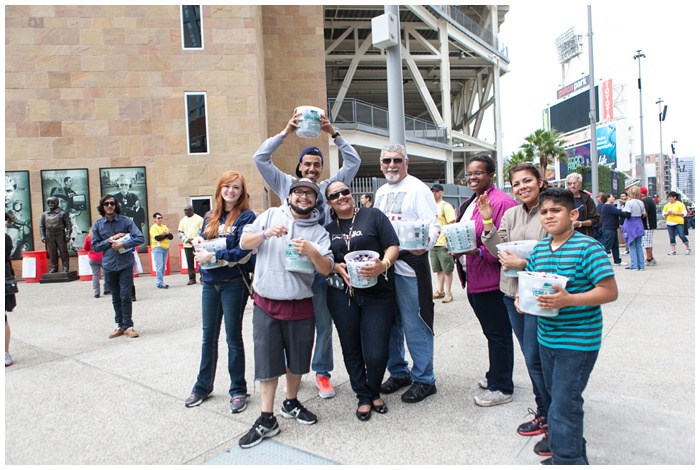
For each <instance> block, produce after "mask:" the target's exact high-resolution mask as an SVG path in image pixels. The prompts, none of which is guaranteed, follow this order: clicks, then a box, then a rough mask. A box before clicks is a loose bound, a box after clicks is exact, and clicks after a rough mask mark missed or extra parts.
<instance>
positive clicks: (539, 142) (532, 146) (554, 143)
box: [520, 129, 568, 178]
mask: <svg viewBox="0 0 700 470" xmlns="http://www.w3.org/2000/svg"><path fill="white" fill-rule="evenodd" d="M564 144H566V142H565V141H564V139H562V137H561V133H559V132H558V131H557V130H556V129H551V130H545V129H537V130H536V131H535V132H533V133H532V134H530V135H529V136H527V137H525V143H524V144H523V145H522V146H521V147H520V148H522V149H523V152H524V153H525V156H526V157H527V158H528V159H529V160H530V161H535V159H536V158H537V159H539V162H540V173H542V177H543V178H546V174H547V165H548V164H549V160H550V158H551V159H553V160H554V162H556V161H557V160H558V161H560V162H564V163H566V162H567V160H568V155H567V153H566V150H564Z"/></svg>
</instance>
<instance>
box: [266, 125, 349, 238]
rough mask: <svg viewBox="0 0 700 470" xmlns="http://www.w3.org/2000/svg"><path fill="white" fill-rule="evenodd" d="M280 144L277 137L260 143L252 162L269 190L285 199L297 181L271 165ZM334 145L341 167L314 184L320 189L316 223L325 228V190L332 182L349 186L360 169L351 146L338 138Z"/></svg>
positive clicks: (327, 215)
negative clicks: (340, 160) (341, 162)
mask: <svg viewBox="0 0 700 470" xmlns="http://www.w3.org/2000/svg"><path fill="white" fill-rule="evenodd" d="M282 143H284V140H282V137H280V136H279V135H276V136H274V137H270V138H269V139H267V140H266V141H265V142H263V143H262V145H261V146H260V148H259V149H258V151H257V152H255V155H253V162H254V163H255V166H256V167H257V169H258V171H259V172H260V175H261V176H262V177H263V179H264V180H265V182H266V183H267V185H268V186H270V189H272V191H274V193H275V194H277V196H279V198H280V199H284V198H286V197H287V195H288V194H289V188H290V187H291V186H292V183H294V182H295V181H296V180H297V179H298V178H296V177H295V176H292V175H288V174H286V173H283V172H282V171H281V170H280V169H279V168H277V167H276V166H275V164H274V163H272V154H273V153H275V152H276V151H277V149H279V148H280V146H281V145H282ZM336 145H337V146H338V149H339V150H340V154H341V155H342V156H343V166H341V167H340V170H338V173H337V174H336V175H334V176H331V177H330V178H328V179H327V180H324V181H321V182H320V183H316V184H318V187H319V189H320V192H319V194H318V197H317V198H316V209H318V211H319V213H320V214H321V217H320V220H319V221H318V222H319V223H320V224H321V225H322V226H325V225H326V224H327V223H328V222H330V221H331V218H330V214H329V208H328V205H327V204H326V203H325V198H324V196H325V194H326V188H327V187H328V185H329V184H331V183H332V182H333V181H342V182H343V183H345V184H347V185H348V186H349V185H350V182H351V181H352V179H353V178H354V177H355V175H356V174H357V170H359V169H360V162H361V160H360V156H359V155H358V154H357V152H356V151H355V149H354V148H352V145H350V144H348V143H347V142H345V140H343V138H342V137H339V138H338V140H337V141H336ZM324 158H325V157H324ZM325 163H326V161H325V160H324V164H325Z"/></svg>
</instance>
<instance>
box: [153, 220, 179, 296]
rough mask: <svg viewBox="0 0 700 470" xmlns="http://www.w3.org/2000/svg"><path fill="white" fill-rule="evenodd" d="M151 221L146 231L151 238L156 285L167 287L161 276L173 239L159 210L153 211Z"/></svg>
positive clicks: (160, 287)
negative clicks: (151, 223)
mask: <svg viewBox="0 0 700 470" xmlns="http://www.w3.org/2000/svg"><path fill="white" fill-rule="evenodd" d="M153 222H154V223H153V225H151V228H150V229H149V231H148V233H149V235H150V238H151V253H152V254H153V261H154V263H153V264H155V265H156V287H157V288H159V289H167V288H168V287H169V286H168V285H167V284H165V283H164V282H163V276H164V275H165V265H166V263H167V260H168V251H169V250H170V240H172V239H173V234H172V233H170V230H169V229H168V226H167V225H165V224H164V223H163V214H161V213H160V212H154V213H153Z"/></svg>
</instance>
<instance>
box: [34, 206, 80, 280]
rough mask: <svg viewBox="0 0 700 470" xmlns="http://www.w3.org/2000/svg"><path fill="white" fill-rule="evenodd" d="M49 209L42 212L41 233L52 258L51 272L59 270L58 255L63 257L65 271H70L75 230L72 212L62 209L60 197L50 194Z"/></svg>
mask: <svg viewBox="0 0 700 470" xmlns="http://www.w3.org/2000/svg"><path fill="white" fill-rule="evenodd" d="M46 204H47V205H48V206H49V210H47V211H46V212H44V213H43V214H41V223H40V224H39V233H41V241H42V242H43V243H45V244H46V249H47V250H48V252H49V258H50V260H51V270H50V271H49V273H55V272H58V257H59V255H60V257H61V263H62V264H63V272H64V273H67V272H68V245H67V242H68V241H69V240H70V236H71V232H72V230H73V227H72V224H71V221H70V214H68V212H66V211H64V210H63V209H61V208H60V207H59V205H58V198H57V197H56V196H50V197H49V198H48V199H47V200H46Z"/></svg>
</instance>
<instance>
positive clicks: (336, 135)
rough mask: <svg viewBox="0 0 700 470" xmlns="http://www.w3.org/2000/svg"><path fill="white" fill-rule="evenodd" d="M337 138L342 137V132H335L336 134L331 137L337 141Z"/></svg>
mask: <svg viewBox="0 0 700 470" xmlns="http://www.w3.org/2000/svg"><path fill="white" fill-rule="evenodd" d="M336 137H340V132H338V131H335V134H333V135H331V138H332V139H333V140H335V138H336Z"/></svg>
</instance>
